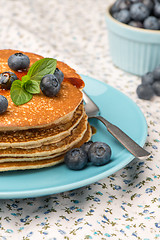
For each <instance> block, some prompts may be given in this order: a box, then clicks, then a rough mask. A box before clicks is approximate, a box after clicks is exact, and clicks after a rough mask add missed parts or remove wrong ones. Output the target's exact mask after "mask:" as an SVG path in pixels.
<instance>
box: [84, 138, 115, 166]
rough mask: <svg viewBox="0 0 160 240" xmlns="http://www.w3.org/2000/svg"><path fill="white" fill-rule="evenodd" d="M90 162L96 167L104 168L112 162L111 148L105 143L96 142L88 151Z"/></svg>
mask: <svg viewBox="0 0 160 240" xmlns="http://www.w3.org/2000/svg"><path fill="white" fill-rule="evenodd" d="M88 157H89V160H90V161H91V162H92V163H93V165H96V166H102V165H104V164H106V163H108V162H109V161H110V158H111V148H110V146H109V145H107V144H106V143H104V142H94V143H93V144H92V145H91V146H90V148H89V150H88Z"/></svg>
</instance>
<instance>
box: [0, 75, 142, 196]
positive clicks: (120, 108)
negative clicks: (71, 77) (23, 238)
mask: <svg viewBox="0 0 160 240" xmlns="http://www.w3.org/2000/svg"><path fill="white" fill-rule="evenodd" d="M82 78H83V79H84V81H85V83H86V86H85V90H86V92H87V93H88V94H89V95H90V96H91V97H92V99H93V100H94V101H95V102H96V103H97V105H98V106H99V107H100V111H101V115H102V116H103V117H105V118H106V119H108V120H109V121H111V122H112V123H114V124H116V125H117V126H118V127H120V128H121V129H122V130H124V131H125V132H126V133H127V134H128V135H129V136H130V137H131V138H133V139H134V140H135V141H136V142H137V143H138V144H140V145H141V146H143V145H144V143H145V140H146V137H147V124H146V120H145V118H144V116H143V114H142V112H141V111H140V109H139V108H138V107H137V105H136V104H135V103H134V102H133V101H132V100H130V99H129V98H128V97H127V96H125V95H124V94H122V93H121V92H119V91H118V90H116V89H114V88H113V87H111V86H109V85H107V84H104V83H102V82H100V81H97V80H95V79H92V78H90V77H87V76H82ZM90 122H91V124H92V125H93V126H95V127H96V129H97V132H96V134H95V135H94V136H93V141H104V142H106V143H107V144H109V145H110V147H111V149H112V157H111V161H110V163H108V164H107V165H105V166H101V167H96V166H88V167H87V168H85V169H84V170H81V171H72V170H69V169H68V168H67V167H66V166H65V164H61V165H58V166H55V167H50V168H44V169H40V170H26V171H12V172H3V173H0V198H1V199H2V198H3V199H5V198H7V199H8V198H28V197H39V196H45V195H50V194H53V193H60V192H64V191H68V190H72V189H75V188H79V187H83V186H85V185H88V184H91V183H93V182H96V181H98V180H100V179H102V178H105V177H107V176H109V175H111V174H113V173H115V172H116V171H118V170H119V169H121V168H123V167H124V166H125V165H127V164H128V163H129V162H130V161H131V160H132V159H133V158H134V157H133V155H132V154H130V153H129V152H128V151H127V150H126V149H125V148H124V147H123V146H122V145H121V144H120V143H119V142H118V141H117V140H116V139H115V138H114V137H112V136H111V135H110V133H108V132H107V130H106V129H105V127H104V126H103V124H102V123H101V122H99V121H98V120H96V119H94V120H91V121H90Z"/></svg>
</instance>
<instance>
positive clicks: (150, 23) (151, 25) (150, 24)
mask: <svg viewBox="0 0 160 240" xmlns="http://www.w3.org/2000/svg"><path fill="white" fill-rule="evenodd" d="M143 25H144V28H145V29H151V30H159V28H160V26H159V21H158V19H157V18H156V17H154V16H149V17H147V18H146V19H145V20H144V22H143Z"/></svg>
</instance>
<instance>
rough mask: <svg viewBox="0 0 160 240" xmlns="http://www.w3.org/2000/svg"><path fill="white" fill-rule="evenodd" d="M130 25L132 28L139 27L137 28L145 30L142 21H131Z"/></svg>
mask: <svg viewBox="0 0 160 240" xmlns="http://www.w3.org/2000/svg"><path fill="white" fill-rule="evenodd" d="M128 25H130V26H132V27H137V28H143V24H142V23H141V22H140V21H133V20H132V21H130V22H129V23H128Z"/></svg>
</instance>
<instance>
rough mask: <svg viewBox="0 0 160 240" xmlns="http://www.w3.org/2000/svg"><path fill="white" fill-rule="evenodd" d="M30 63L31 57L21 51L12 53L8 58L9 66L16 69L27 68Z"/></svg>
mask: <svg viewBox="0 0 160 240" xmlns="http://www.w3.org/2000/svg"><path fill="white" fill-rule="evenodd" d="M29 64H30V60H29V57H28V56H27V55H25V54H23V53H20V52H19V53H15V54H13V55H11V56H10V57H9V59H8V66H9V67H10V68H11V69H12V70H14V71H18V70H24V69H27V68H28V67H29Z"/></svg>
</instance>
